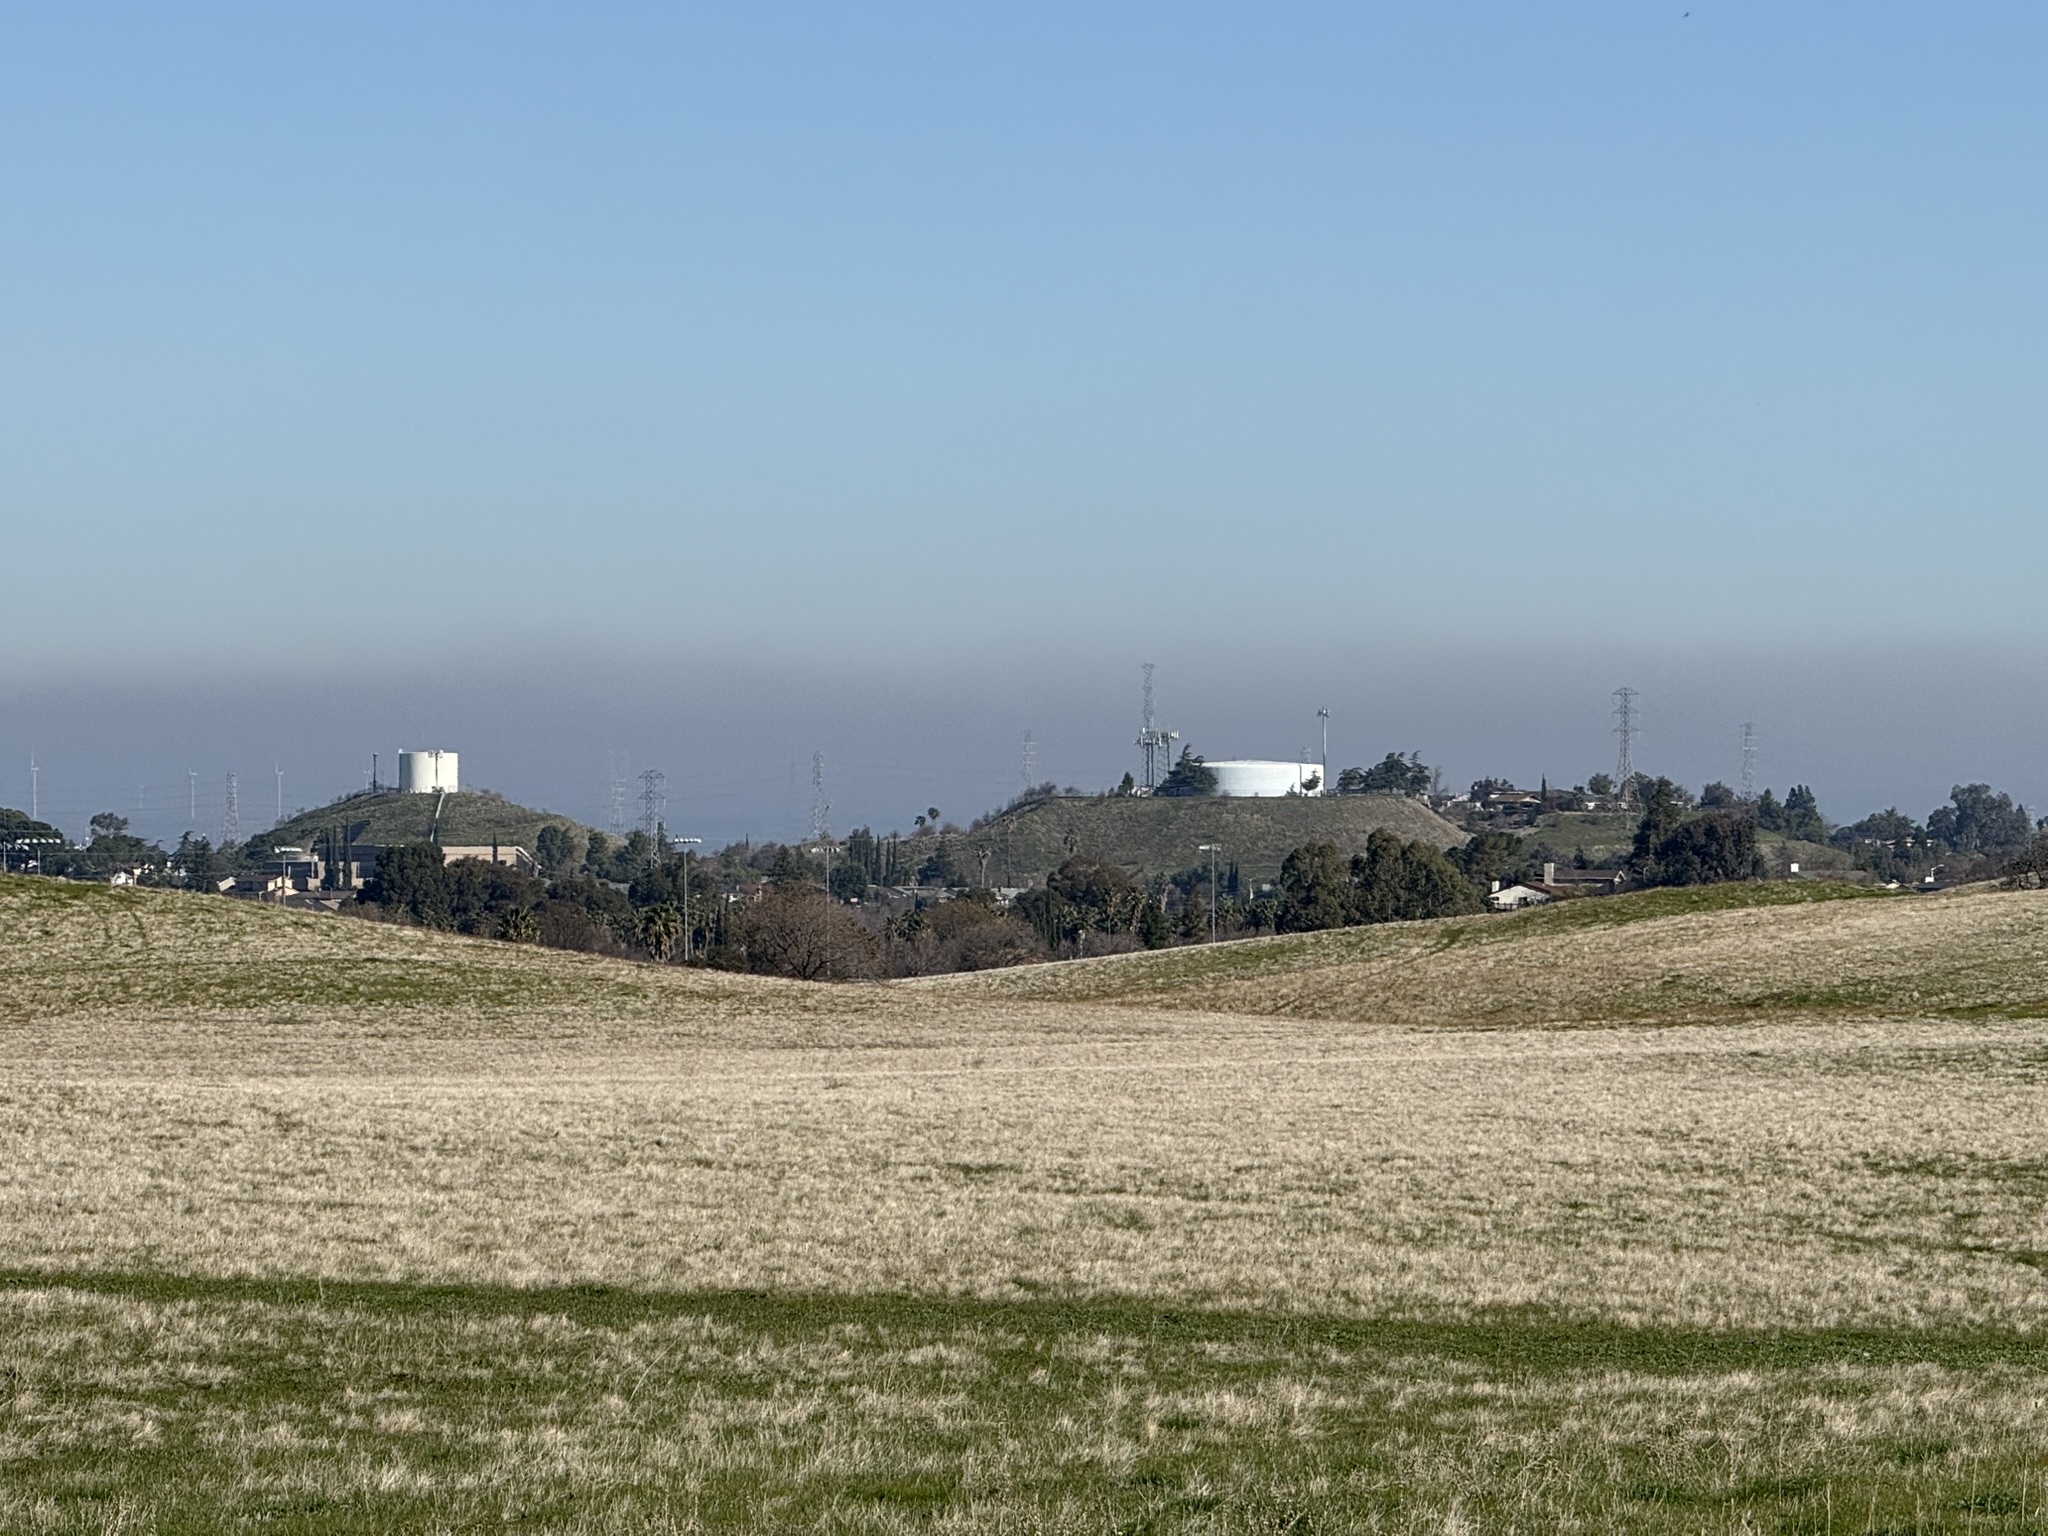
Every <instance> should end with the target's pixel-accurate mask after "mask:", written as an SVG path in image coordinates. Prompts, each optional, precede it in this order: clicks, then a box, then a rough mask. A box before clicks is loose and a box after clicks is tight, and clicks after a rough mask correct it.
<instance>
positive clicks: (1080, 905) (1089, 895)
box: [1045, 854, 1144, 933]
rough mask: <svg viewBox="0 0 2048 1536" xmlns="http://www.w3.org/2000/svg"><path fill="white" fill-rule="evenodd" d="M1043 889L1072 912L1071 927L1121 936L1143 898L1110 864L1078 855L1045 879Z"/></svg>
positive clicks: (1131, 921)
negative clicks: (1058, 899)
mask: <svg viewBox="0 0 2048 1536" xmlns="http://www.w3.org/2000/svg"><path fill="white" fill-rule="evenodd" d="M1045 888H1046V890H1047V891H1049V892H1051V893H1052V894H1053V895H1054V896H1056V897H1058V898H1060V900H1062V901H1063V902H1065V903H1067V904H1068V905H1069V906H1070V907H1072V908H1073V909H1074V916H1075V920H1074V922H1073V924H1072V926H1073V927H1088V928H1093V929H1096V930H1098V931H1100V932H1103V933H1121V932H1123V931H1125V930H1126V929H1128V928H1130V927H1131V926H1132V924H1133V923H1135V922H1136V921H1137V916H1138V908H1139V906H1140V904H1141V903H1142V901H1143V899H1144V898H1143V896H1142V895H1141V893H1140V892H1139V890H1138V888H1137V887H1136V886H1134V885H1132V884H1131V877H1130V876H1129V875H1127V874H1125V873H1124V872H1123V871H1122V870H1121V869H1118V868H1117V867H1116V866H1115V865H1114V864H1103V863H1100V862H1098V861H1097V860H1094V859H1089V858H1083V857H1081V856H1080V855H1078V854H1077V855H1075V856H1074V857H1072V858H1070V859H1068V860H1067V861H1066V862H1065V863H1064V864H1062V865H1061V866H1060V867H1059V868H1058V869H1056V870H1054V871H1053V872H1052V873H1051V874H1049V875H1047V876H1046V877H1045Z"/></svg>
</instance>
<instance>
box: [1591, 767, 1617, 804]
mask: <svg viewBox="0 0 2048 1536" xmlns="http://www.w3.org/2000/svg"><path fill="white" fill-rule="evenodd" d="M1586 793H1587V794H1589V795H1596V796H1598V797H1600V798H1601V799H1606V798H1607V797H1608V796H1610V795H1612V794H1613V793H1614V779H1613V778H1612V776H1610V775H1608V774H1604V773H1596V774H1594V775H1593V777H1591V778H1590V779H1588V780H1586Z"/></svg>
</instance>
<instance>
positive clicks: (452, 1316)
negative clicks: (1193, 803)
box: [0, 877, 2048, 1536]
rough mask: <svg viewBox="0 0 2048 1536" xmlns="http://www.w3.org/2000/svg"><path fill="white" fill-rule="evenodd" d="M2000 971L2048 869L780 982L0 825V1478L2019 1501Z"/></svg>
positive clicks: (244, 1485)
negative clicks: (2033, 876) (373, 917)
mask: <svg viewBox="0 0 2048 1536" xmlns="http://www.w3.org/2000/svg"><path fill="white" fill-rule="evenodd" d="M2044 1019H2048V891H2031V892H2029V891H2012V892H2006V891H1993V890H1985V889H1978V890H1961V891H1956V892H1951V893H1947V894H1944V895H1940V896H1918V895H1882V894H1871V893H1868V892H1864V891H1861V890H1859V889H1857V888H1854V887H1849V886H1827V885H1820V884H1796V883H1773V884H1760V885H1755V886H1732V887H1720V888H1710V889H1706V890H1698V891H1670V892H1666V891H1653V892H1643V893H1638V894H1634V895H1629V896H1623V897H1616V898H1603V899H1600V900H1596V901H1584V902H1575V903H1570V904H1564V905H1559V906H1556V907H1551V908H1545V909H1541V910H1536V911H1530V912H1524V913H1518V914H1513V915H1507V916H1499V917H1488V918H1468V919H1458V920H1449V921H1443V922H1433V923H1418V924H1409V925H1396V926H1389V927H1384V928H1377V929H1364V930H1350V931H1345V932H1338V933H1327V934H1314V935H1303V936H1298V937H1284V938H1278V939H1260V940H1251V941H1246V942H1243V943H1238V944H1229V945H1221V946H1214V947H1208V948H1191V949H1183V950H1173V951H1161V952H1155V953H1153V954H1148V955H1132V956H1119V957H1115V958H1111V959H1105V960H1092V961H1082V962H1071V963H1067V964H1062V965H1046V966H1041V967H1036V968H1031V969H1026V970H1019V971H1013V972H1006V973H1000V974H996V975H984V976H978V977H948V978H936V979H932V980H928V981H919V982H897V983H886V984H863V985H845V986H823V985H810V984H804V983H796V982H771V981H764V980H758V979H754V978H749V977H741V976H731V975H721V974H717V973H708V972H700V971H691V970H686V969H684V968H682V967H676V966H656V965H645V964H632V963H624V962H616V961H607V960H602V959H597V958H593V957H588V956H582V955H575V954H566V953H560V952H553V951H545V950H539V949H535V948H528V947H523V946H513V945H508V944H501V943H496V942H493V941H490V940H482V939H465V938H461V937H458V936H454V935H448V934H437V933H429V932H424V931H419V930H412V929H401V928H393V927H385V926H381V925H377V924H372V923H366V922H360V921H355V920H352V919H344V918H339V917H329V916H321V915H310V914H299V913H292V912H285V911H278V910H274V909H270V908H265V907H262V906H258V905H255V904H245V903H236V902H229V901H224V900H220V899H217V898H212V897H203V896H197V895H186V894H181V893H176V892H157V891H136V890H117V889H110V888H107V887H103V886H88V885H83V884H79V885H71V884H67V883H65V882H61V881H39V880H31V879H24V878H19V877H15V878H0V1251H4V1253H5V1254H6V1258H5V1260H4V1263H5V1265H7V1266H8V1268H6V1269H5V1270H0V1380H4V1381H5V1382H6V1383H7V1391H6V1392H5V1393H4V1394H0V1447H4V1449H0V1466H4V1475H0V1529H8V1530H12V1529H29V1530H48V1531H63V1532H69V1531H78V1532H86V1531H103V1530H110V1529H135V1530H144V1529H147V1530H159V1531H165V1532H201V1531H213V1530H222V1529H240V1528H243V1527H251V1528H254V1527H259V1526H260V1527H261V1528H263V1529H268V1530H278V1531H305V1532H314V1531H318V1532H322V1533H344V1532H347V1533H353V1532H365V1533H367V1532H371V1531H390V1530H411V1529H429V1530H440V1529H445V1530H480V1529H497V1530H503V1529H517V1530H522V1531H549V1532H555V1531H560V1532H595V1531H600V1530H643V1529H647V1530H670V1529H674V1530H704V1531H717V1530H732V1531H742V1530H795V1529H803V1530H816V1529H828V1530H835V1531H846V1532H862V1533H869V1532H872V1533H876V1536H882V1533H890V1536H898V1533H903V1532H906V1531H911V1530H926V1529H932V1530H985V1529H1003V1530H1036V1531H1048V1532H1057V1531H1097V1530H1129V1531H1138V1530H1145V1531H1157V1532H1173V1531H1190V1532H1192V1531H1219V1532H1222V1531H1229V1532H1251V1531H1285V1530H1293V1531H1309V1530H1315V1531H1321V1532H1325V1533H1331V1536H1337V1533H1350V1532H1359V1533H1363V1532H1367V1531H1374V1532H1388V1533H1391V1532H1403V1533H1415V1536H1420V1533H1424V1532H1428V1533H1432V1536H1434V1533H1441V1532H1444V1531H1449V1530H1456V1531H1464V1532H1471V1533H1477V1532H1506V1531H1510V1530H1520V1531H1549V1530H1568V1529H1569V1530H1601V1531H1606V1530H1614V1531H1622V1530H1626V1531H1631V1532H1647V1533H1652V1536H1679V1533H1681V1532H1684V1533H1691V1532H1698V1531H1702V1530H1706V1531H1727V1532H1736V1531H1744V1530H1755V1531H1810V1532H1814V1533H1820V1532H1825V1531H1828V1530H1831V1529H1837V1528H1839V1529H1841V1530H1844V1531H1849V1530H1857V1531H1864V1530H1890V1531H1900V1532H1903V1531H1908V1530H1917V1531H1950V1532H1956V1533H1958V1536H1960V1533H1964V1532H1969V1533H1972V1536H1976V1533H1993V1532H2001V1533H2008V1536H2022V1533H2025V1532H2033V1531H2038V1529H2039V1516H2040V1513H2041V1503H2040V1501H2041V1498H2042V1472H2043V1462H2042V1456H2041V1449H2040V1448H2041V1446H2042V1445H2043V1444H2044V1443H2048V1334H2044V1331H2043V1328H2042V1322H2041V1320H2042V1319H2043V1317H2048V1214H2044V1213H2048V1130H2044V1126H2048V1098H2044V1094H2048V1024H2044V1022H2043V1021H2044ZM1559 1026H1579V1027H1559Z"/></svg>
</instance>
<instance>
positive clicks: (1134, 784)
mask: <svg viewBox="0 0 2048 1536" xmlns="http://www.w3.org/2000/svg"><path fill="white" fill-rule="evenodd" d="M1116 792H1117V793H1118V794H1120V795H1134V794H1136V793H1137V792H1138V781H1137V780H1136V779H1134V778H1132V777H1131V775H1130V773H1129V772H1128V771H1126V772H1125V774H1124V777H1123V782H1122V783H1121V784H1119V785H1117V787H1116Z"/></svg>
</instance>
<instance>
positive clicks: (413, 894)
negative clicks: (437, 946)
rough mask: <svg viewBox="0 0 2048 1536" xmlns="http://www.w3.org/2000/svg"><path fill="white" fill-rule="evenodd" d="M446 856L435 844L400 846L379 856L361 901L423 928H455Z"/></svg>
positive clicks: (386, 850) (395, 845)
mask: <svg viewBox="0 0 2048 1536" xmlns="http://www.w3.org/2000/svg"><path fill="white" fill-rule="evenodd" d="M445 860H446V856H445V855H444V854H443V853H442V852H441V850H440V848H439V847H437V846H436V845H435V844H433V843H397V844H394V845H393V846H391V847H389V848H386V849H384V850H383V851H382V852H381V853H379V854H378V855H377V871H376V873H375V874H373V875H371V876H370V878H369V879H368V880H366V881H364V882H363V890H362V897H361V899H362V900H364V901H367V902H374V903H375V904H376V905H377V906H379V907H382V908H383V909H384V910H385V911H386V912H388V913H390V914H391V915H392V916H394V917H404V918H408V919H410V920H411V921H413V922H415V923H418V924H419V925H420V926H421V927H423V928H449V927H453V926H454V921H455V914H454V909H453V902H452V900H451V892H450V889H449V880H448V870H447V868H446V863H445Z"/></svg>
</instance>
